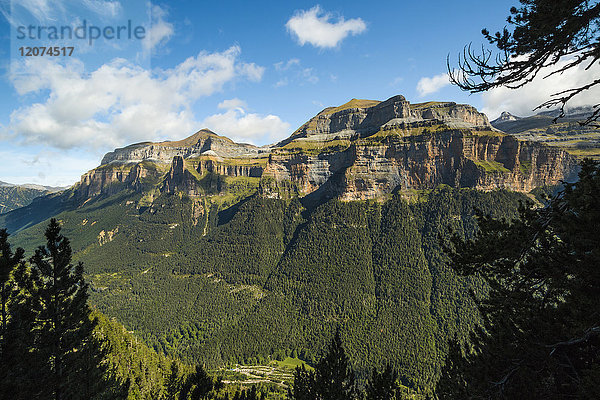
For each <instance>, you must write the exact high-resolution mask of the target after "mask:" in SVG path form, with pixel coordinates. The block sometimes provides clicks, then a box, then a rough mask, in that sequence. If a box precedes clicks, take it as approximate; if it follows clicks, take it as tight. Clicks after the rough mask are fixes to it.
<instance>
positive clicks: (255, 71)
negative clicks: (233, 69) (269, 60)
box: [239, 63, 265, 82]
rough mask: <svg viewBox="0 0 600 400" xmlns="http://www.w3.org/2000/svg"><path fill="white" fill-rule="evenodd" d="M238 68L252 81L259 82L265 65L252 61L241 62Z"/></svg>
mask: <svg viewBox="0 0 600 400" xmlns="http://www.w3.org/2000/svg"><path fill="white" fill-rule="evenodd" d="M239 69H240V73H241V74H242V75H245V76H246V77H247V78H248V79H250V80H251V81H253V82H260V80H261V79H262V77H263V74H264V73H265V67H261V66H259V65H256V64H254V63H249V64H242V65H240V66H239Z"/></svg>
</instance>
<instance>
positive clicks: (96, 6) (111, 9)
mask: <svg viewBox="0 0 600 400" xmlns="http://www.w3.org/2000/svg"><path fill="white" fill-rule="evenodd" d="M82 4H83V5H84V6H85V7H87V8H88V9H89V10H90V11H92V12H94V13H96V14H98V15H102V16H105V17H111V18H114V17H116V16H117V15H119V13H120V12H121V11H122V10H123V6H121V3H119V2H118V1H110V0H83V1H82Z"/></svg>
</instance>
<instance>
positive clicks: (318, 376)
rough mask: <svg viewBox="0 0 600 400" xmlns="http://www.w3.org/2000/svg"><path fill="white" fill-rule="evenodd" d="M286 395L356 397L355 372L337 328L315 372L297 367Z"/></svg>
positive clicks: (306, 399)
mask: <svg viewBox="0 0 600 400" xmlns="http://www.w3.org/2000/svg"><path fill="white" fill-rule="evenodd" d="M289 396H290V397H291V398H293V399H295V400H312V399H318V400H348V399H352V398H355V397H356V396H357V388H356V384H355V378H354V371H353V370H352V367H351V365H350V360H349V359H348V356H347V355H346V351H345V350H344V347H343V345H342V339H341V337H340V331H339V329H338V330H337V331H336V333H335V336H334V337H333V340H332V341H331V344H330V345H329V349H328V351H327V354H325V356H324V357H323V358H322V359H321V360H320V361H319V363H318V364H317V366H316V368H315V372H312V371H307V370H306V369H305V368H304V365H303V366H302V367H297V368H296V371H295V374H294V384H293V386H292V388H291V390H290V391H289Z"/></svg>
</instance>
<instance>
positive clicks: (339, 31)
mask: <svg viewBox="0 0 600 400" xmlns="http://www.w3.org/2000/svg"><path fill="white" fill-rule="evenodd" d="M330 20H332V15H331V14H330V13H328V12H325V11H324V10H323V9H322V8H321V7H320V6H315V7H313V8H311V9H310V10H308V11H304V10H302V11H299V12H297V13H296V15H294V16H293V17H291V18H290V19H289V20H288V22H287V23H286V25H285V26H286V28H287V30H288V31H289V32H290V33H291V34H292V36H294V37H295V38H296V40H298V43H300V45H301V46H304V45H305V44H306V43H310V44H311V45H313V46H315V47H319V48H322V49H326V48H332V47H337V46H338V45H339V44H340V43H341V42H342V41H343V40H344V39H345V38H346V37H348V35H353V36H355V35H358V34H361V33H363V32H364V31H366V30H367V24H365V22H364V21H363V20H362V19H360V18H353V19H349V20H345V19H344V17H339V18H338V20H337V21H336V22H332V21H330Z"/></svg>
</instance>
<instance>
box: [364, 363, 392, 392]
mask: <svg viewBox="0 0 600 400" xmlns="http://www.w3.org/2000/svg"><path fill="white" fill-rule="evenodd" d="M397 380H398V374H397V373H396V371H394V369H393V368H392V366H391V365H389V364H388V365H387V367H386V368H385V370H383V371H381V372H378V371H377V369H375V368H373V375H371V379H370V380H369V383H368V384H367V388H366V394H367V400H393V399H397V398H399V396H397V394H398V382H397Z"/></svg>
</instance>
